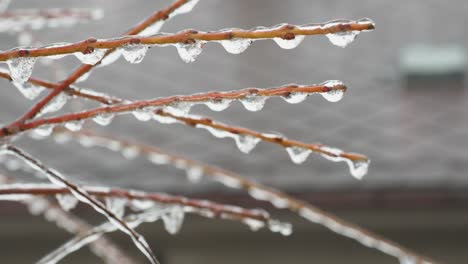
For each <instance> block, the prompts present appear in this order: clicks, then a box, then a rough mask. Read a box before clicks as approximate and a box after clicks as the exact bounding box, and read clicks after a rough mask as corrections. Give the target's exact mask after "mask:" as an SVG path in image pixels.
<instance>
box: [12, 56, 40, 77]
mask: <svg viewBox="0 0 468 264" xmlns="http://www.w3.org/2000/svg"><path fill="white" fill-rule="evenodd" d="M35 62H36V58H35V57H20V58H13V59H9V60H7V64H8V68H9V69H10V76H11V79H12V80H13V81H14V82H17V83H25V82H26V81H27V80H28V79H29V77H31V74H32V70H33V67H34V63H35Z"/></svg>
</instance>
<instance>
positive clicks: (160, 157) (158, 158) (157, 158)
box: [148, 153, 170, 165]
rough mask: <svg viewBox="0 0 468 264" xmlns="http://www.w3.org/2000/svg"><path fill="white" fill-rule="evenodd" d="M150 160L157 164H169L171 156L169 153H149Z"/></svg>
mask: <svg viewBox="0 0 468 264" xmlns="http://www.w3.org/2000/svg"><path fill="white" fill-rule="evenodd" d="M148 160H149V161H151V162H152V163H154V164H157V165H163V164H168V163H169V161H170V157H169V156H168V155H164V154H159V153H151V154H149V155H148Z"/></svg>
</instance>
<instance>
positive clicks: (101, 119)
mask: <svg viewBox="0 0 468 264" xmlns="http://www.w3.org/2000/svg"><path fill="white" fill-rule="evenodd" d="M112 119H114V114H113V113H101V114H98V115H96V116H95V117H93V121H94V122H96V123H97V124H99V125H101V126H107V125H109V124H110V123H111V122H112Z"/></svg>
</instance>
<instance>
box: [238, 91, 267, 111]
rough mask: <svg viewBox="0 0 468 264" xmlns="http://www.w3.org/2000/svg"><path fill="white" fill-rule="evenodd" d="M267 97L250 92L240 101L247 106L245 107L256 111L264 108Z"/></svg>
mask: <svg viewBox="0 0 468 264" xmlns="http://www.w3.org/2000/svg"><path fill="white" fill-rule="evenodd" d="M266 99H267V97H266V96H257V95H255V94H249V95H247V96H245V97H244V98H242V99H241V100H240V102H241V103H242V105H243V106H244V107H245V109H247V110H249V111H252V112H255V111H260V110H262V108H263V106H265V102H266Z"/></svg>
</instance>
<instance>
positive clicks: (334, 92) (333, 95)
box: [320, 80, 344, 103]
mask: <svg viewBox="0 0 468 264" xmlns="http://www.w3.org/2000/svg"><path fill="white" fill-rule="evenodd" d="M322 85H324V86H326V87H328V88H330V89H331V90H330V91H328V92H325V93H320V94H321V95H322V96H323V98H325V99H326V100H328V101H329V102H332V103H335V102H338V101H340V100H341V99H343V96H344V90H342V89H334V88H335V87H336V86H342V85H344V84H343V82H341V81H337V80H331V81H326V82H324V83H322Z"/></svg>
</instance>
